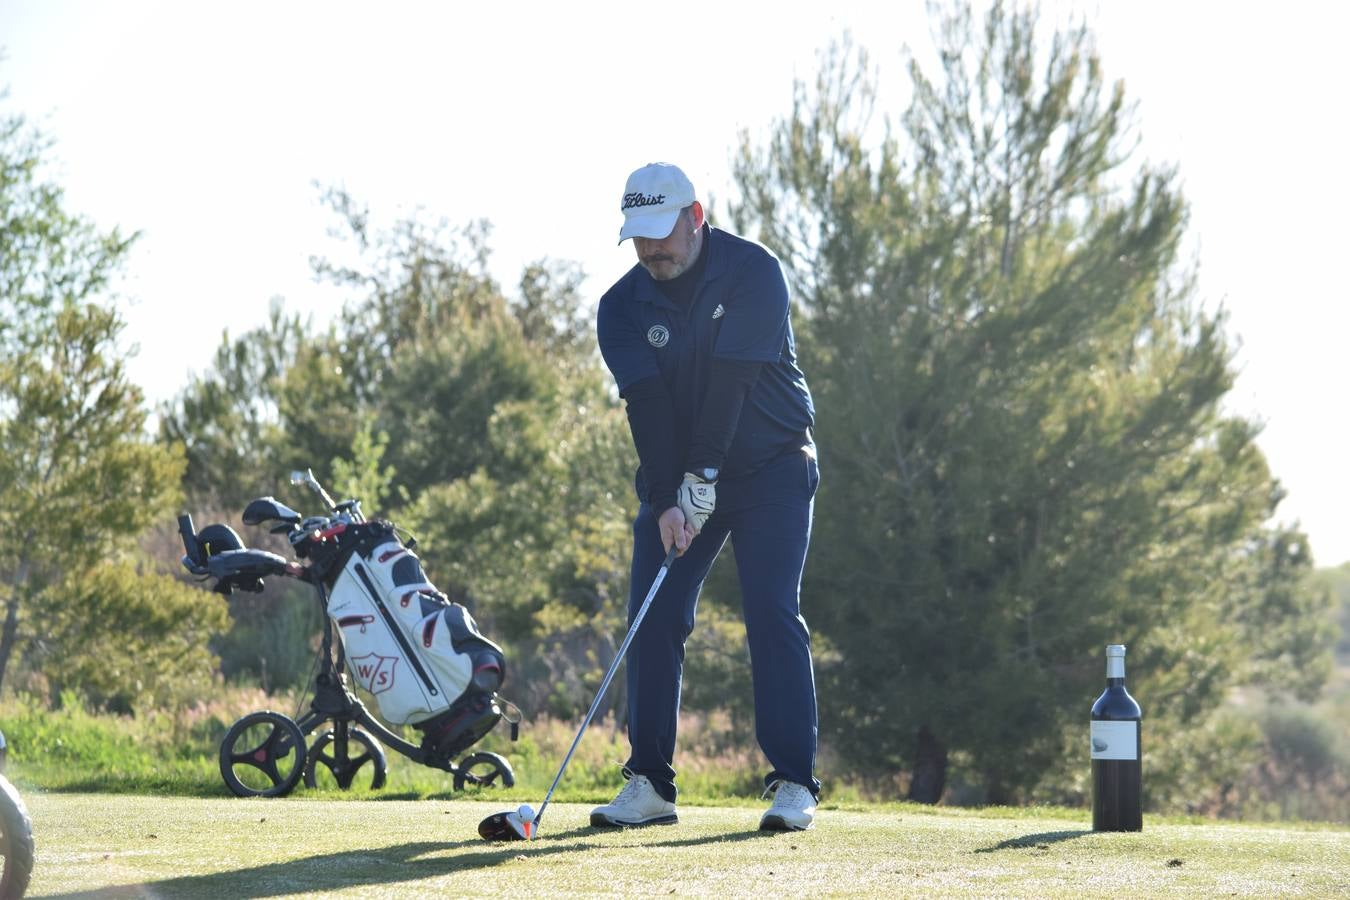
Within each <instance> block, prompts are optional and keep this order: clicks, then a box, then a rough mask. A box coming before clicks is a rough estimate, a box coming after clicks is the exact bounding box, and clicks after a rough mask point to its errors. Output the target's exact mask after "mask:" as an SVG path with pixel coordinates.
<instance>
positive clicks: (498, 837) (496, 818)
mask: <svg viewBox="0 0 1350 900" xmlns="http://www.w3.org/2000/svg"><path fill="white" fill-rule="evenodd" d="M534 832H535V823H534V821H533V816H531V817H530V818H529V819H525V818H522V817H521V815H520V812H519V810H510V811H508V812H499V813H493V814H492V815H490V816H488V817H487V818H486V819H484V820H483V821H481V822H479V823H478V836H479V837H481V838H482V839H483V840H485V841H528V840H529V839H530V838H532V837H534Z"/></svg>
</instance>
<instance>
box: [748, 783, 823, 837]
mask: <svg viewBox="0 0 1350 900" xmlns="http://www.w3.org/2000/svg"><path fill="white" fill-rule="evenodd" d="M769 791H772V792H773V805H772V806H770V807H769V808H768V810H767V811H766V812H765V813H764V815H763V816H761V817H760V820H759V830H760V831H805V830H806V829H808V828H810V827H811V823H812V822H814V821H815V820H816V798H815V797H814V796H812V794H811V792H810V791H809V790H807V789H806V788H805V787H803V786H802V785H800V784H797V783H795V782H792V781H775V782H774V783H773V784H771V785H769V790H768V791H765V792H764V793H765V795H766V796H767V795H768V793H769Z"/></svg>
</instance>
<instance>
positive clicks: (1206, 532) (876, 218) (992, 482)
mask: <svg viewBox="0 0 1350 900" xmlns="http://www.w3.org/2000/svg"><path fill="white" fill-rule="evenodd" d="M937 42H938V51H939V59H940V61H941V63H940V64H941V71H940V73H939V75H938V76H937V77H930V76H929V75H928V74H927V73H925V72H924V71H923V69H922V67H921V66H920V65H919V64H918V63H917V62H915V61H913V60H911V62H910V66H909V74H910V77H911V80H912V83H913V88H914V91H913V100H912V103H911V105H910V107H909V108H908V110H906V111H905V112H904V114H903V116H901V117H900V121H899V127H898V128H897V127H896V125H895V124H894V123H893V122H892V120H891V119H890V118H889V117H887V118H885V119H884V121H883V122H882V123H881V124H880V125H878V123H876V122H875V121H874V120H873V118H872V117H873V113H874V111H875V101H876V97H877V96H878V92H877V83H876V79H875V76H874V75H873V73H872V70H871V68H870V66H869V63H868V61H867V57H866V54H864V53H862V52H860V51H856V50H854V49H853V48H851V47H850V46H849V45H847V44H845V45H842V46H837V47H835V48H834V50H833V51H832V52H831V53H830V54H828V55H827V57H826V58H825V60H824V64H823V66H822V70H821V73H820V75H819V77H818V79H817V80H816V82H815V84H814V86H812V87H810V88H808V87H807V86H805V85H801V84H799V85H798V87H797V91H796V95H795V102H794V107H793V111H792V114H791V115H790V116H789V117H788V118H787V119H785V120H784V121H782V122H781V123H779V124H778V125H777V126H776V127H775V128H774V129H773V131H772V133H771V134H770V136H769V138H768V139H767V141H766V142H765V143H764V144H763V145H762V146H759V145H757V144H756V143H755V142H754V141H752V139H751V138H750V136H748V135H746V136H744V137H743V139H742V145H741V149H740V151H739V154H738V156H737V159H736V163H735V169H736V176H737V179H738V181H739V183H740V186H741V191H742V200H741V202H740V203H739V204H738V205H736V206H735V207H733V210H732V212H733V217H734V218H735V219H736V221H737V223H738V225H740V227H741V228H742V229H743V230H745V229H757V231H758V234H759V235H760V236H761V239H762V240H763V241H764V242H765V243H767V244H768V245H769V246H770V247H771V248H773V249H774V250H775V251H776V252H777V253H778V254H779V255H780V257H781V258H782V260H783V261H784V263H785V264H786V266H787V267H788V268H789V270H790V272H791V279H792V282H793V286H794V288H795V294H796V297H797V301H798V303H799V304H800V305H801V306H802V307H803V308H804V311H805V312H806V313H807V319H806V322H805V323H804V327H803V328H802V329H801V330H802V341H801V343H802V350H803V355H804V359H805V366H806V371H807V373H808V376H809V377H810V379H811V385H812V389H813V391H814V392H815V395H816V400H817V408H818V411H819V421H818V424H819V429H818V433H819V439H820V442H821V445H822V451H823V453H822V457H823V466H824V468H825V475H824V478H823V480H822V487H821V493H820V498H819V504H818V513H817V514H818V529H817V535H816V538H815V539H814V542H813V553H812V559H811V561H810V564H809V565H808V567H807V572H806V578H807V584H806V587H805V588H804V593H805V595H806V597H807V605H808V616H809V617H810V620H811V621H812V623H813V625H815V626H816V627H817V628H818V630H820V631H821V632H823V633H824V634H825V635H826V636H828V637H829V638H830V639H831V640H832V641H833V642H834V645H835V646H836V647H837V649H838V651H839V653H838V655H837V656H835V657H833V661H832V662H826V663H823V664H822V665H821V670H822V671H821V673H820V674H821V681H822V693H823V694H824V695H825V697H826V700H825V701H824V702H823V703H822V713H823V715H824V716H825V721H824V726H825V730H826V732H827V733H829V734H833V735H835V736H836V737H837V738H838V740H837V741H836V743H835V746H836V747H838V748H839V749H840V750H841V752H842V753H844V754H845V755H846V757H847V759H848V760H849V761H850V762H851V763H852V764H854V765H856V766H858V767H861V768H862V769H864V770H877V771H883V770H885V771H893V770H895V769H899V768H907V769H909V770H910V771H911V772H912V773H913V777H912V781H911V786H910V796H911V798H913V799H917V800H924V801H928V802H935V801H936V800H938V799H939V797H940V796H941V795H942V793H943V790H944V787H945V785H946V781H947V767H948V763H949V760H951V759H953V758H955V759H956V760H957V761H958V762H959V763H960V764H961V765H962V768H963V770H964V772H965V774H966V775H967V776H968V777H972V778H973V779H974V780H976V781H977V782H978V783H979V784H980V785H981V787H982V790H983V796H984V798H985V799H987V800H988V801H990V802H1005V801H1008V800H1011V799H1014V798H1015V797H1016V796H1018V795H1019V793H1020V792H1024V791H1025V790H1026V789H1028V788H1030V787H1032V786H1034V785H1035V784H1036V783H1037V782H1038V780H1040V779H1041V778H1043V777H1044V776H1045V773H1046V772H1048V771H1052V770H1056V769H1057V763H1059V762H1060V761H1061V760H1062V758H1063V749H1064V740H1065V735H1066V734H1072V733H1080V734H1081V730H1082V728H1083V720H1084V719H1085V717H1086V714H1085V710H1086V708H1087V705H1088V704H1089V703H1090V702H1091V699H1092V697H1093V696H1095V693H1096V692H1097V691H1098V690H1099V687H1100V683H1101V679H1102V654H1101V647H1102V645H1104V644H1106V643H1109V642H1116V641H1120V642H1124V643H1126V644H1129V645H1130V646H1131V673H1132V684H1133V685H1134V686H1135V688H1136V689H1137V691H1138V693H1139V695H1140V696H1141V697H1142V698H1143V701H1144V703H1145V704H1146V709H1148V711H1149V714H1150V717H1151V722H1152V723H1154V724H1152V725H1151V726H1150V727H1151V728H1153V729H1160V730H1163V731H1167V730H1169V729H1170V730H1172V731H1175V730H1176V729H1177V728H1179V727H1180V724H1181V723H1186V722H1196V721H1199V720H1200V719H1202V718H1203V717H1204V716H1205V715H1206V714H1207V713H1208V712H1209V711H1210V710H1212V709H1213V708H1214V706H1215V705H1216V704H1217V702H1218V701H1219V699H1220V698H1221V696H1222V694H1223V692H1224V691H1225V690H1226V689H1227V688H1228V687H1229V686H1230V685H1232V684H1233V683H1234V682H1235V681H1238V680H1242V679H1264V680H1267V681H1274V682H1283V683H1286V684H1289V685H1290V686H1297V687H1299V688H1300V689H1302V690H1304V691H1308V690H1313V689H1315V686H1316V684H1317V683H1318V679H1319V677H1320V676H1319V675H1317V672H1318V671H1319V670H1318V669H1317V666H1319V665H1320V664H1321V663H1320V662H1319V660H1320V659H1321V658H1322V656H1323V654H1324V653H1325V641H1324V640H1323V637H1322V636H1321V635H1318V634H1315V633H1312V632H1310V631H1309V630H1308V629H1305V628H1303V627H1302V626H1300V625H1299V624H1297V623H1290V622H1289V621H1288V620H1287V619H1285V618H1284V616H1286V615H1287V614H1288V613H1289V612H1291V611H1294V612H1300V613H1301V612H1306V611H1308V610H1312V609H1315V608H1316V607H1317V606H1318V604H1319V603H1320V602H1321V601H1320V600H1319V599H1318V598H1315V597H1310V596H1309V595H1308V594H1307V593H1306V592H1305V591H1304V589H1303V588H1302V587H1301V586H1300V585H1301V578H1302V575H1303V574H1304V573H1305V571H1306V567H1307V566H1308V564H1309V560H1308V558H1307V554H1306V546H1305V545H1304V544H1303V542H1302V538H1301V536H1299V535H1297V534H1296V533H1287V532H1285V533H1276V532H1267V531H1264V530H1263V529H1262V523H1263V522H1264V521H1265V520H1267V519H1268V518H1269V517H1270V516H1271V515H1272V514H1273V513H1274V511H1275V509H1276V506H1277V504H1278V502H1279V500H1280V498H1281V496H1282V492H1281V490H1280V489H1279V487H1278V484H1277V483H1276V482H1275V481H1274V480H1273V478H1272V477H1271V475H1270V473H1269V471H1268V470H1267V467H1266V464H1265V461H1264V459H1263V457H1262V455H1261V453H1260V451H1259V449H1258V448H1257V446H1256V444H1255V442H1254V441H1255V438H1256V435H1257V431H1258V429H1257V428H1256V427H1255V426H1254V425H1253V424H1252V423H1250V422H1247V421H1244V420H1242V419H1239V418H1234V417H1231V416H1226V415H1225V414H1224V413H1223V411H1222V410H1221V409H1220V401H1221V399H1222V398H1223V396H1224V394H1225V393H1226V392H1227V391H1228V390H1229V388H1230V387H1231V384H1232V379H1233V370H1232V350H1231V348H1230V346H1229V344H1228V342H1227V339H1226V338H1225V335H1224V333H1223V328H1222V325H1223V322H1222V318H1221V317H1220V316H1214V315H1208V314H1205V313H1204V312H1202V311H1200V310H1199V309H1198V307H1197V304H1196V303H1195V302H1194V289H1193V280H1192V279H1191V278H1190V276H1189V273H1188V272H1187V271H1186V269H1185V268H1184V267H1183V266H1182V265H1181V262H1180V260H1179V257H1178V253H1179V246H1180V242H1181V239H1182V236H1183V234H1184V228H1185V223H1186V205H1185V201H1184V198H1183V197H1182V195H1181V192H1180V190H1179V188H1178V187H1177V184H1176V176H1175V173H1174V172H1173V171H1171V170H1169V169H1166V168H1160V167H1156V166H1152V165H1148V164H1139V163H1136V162H1134V161H1133V160H1132V150H1133V140H1134V133H1133V130H1132V128H1131V126H1130V107H1129V106H1128V104H1127V103H1126V100H1125V93H1124V88H1123V85H1122V84H1119V83H1117V84H1115V85H1112V86H1108V85H1107V84H1105V82H1104V81H1103V76H1102V71H1101V65H1100V61H1099V59H1098V57H1097V55H1096V52H1095V49H1094V47H1093V43H1092V39H1091V35H1090V34H1089V32H1088V31H1087V29H1086V28H1085V27H1083V26H1079V27H1075V28H1071V29H1069V30H1067V31H1062V32H1058V33H1055V34H1053V35H1052V36H1050V40H1049V46H1048V48H1046V47H1045V46H1044V45H1043V43H1042V42H1040V41H1039V40H1038V30H1037V23H1036V14H1035V12H1033V11H1015V12H1010V11H1008V10H1007V9H1005V7H1004V6H1003V4H1001V3H996V4H994V6H993V7H992V8H991V9H990V10H989V12H988V13H987V15H985V16H984V17H983V19H982V21H977V19H976V17H975V16H974V15H973V14H972V13H971V11H970V9H969V7H968V6H965V5H954V6H952V7H951V8H949V9H948V10H947V11H945V12H943V13H942V14H941V15H940V16H939V25H938V28H937ZM813 597H815V598H821V599H820V602H817V603H812V602H811V598H813ZM1254 663H1255V664H1254ZM1151 733H1152V732H1151ZM1078 743H1079V744H1081V739H1080V740H1079V742H1078ZM1083 762H1084V763H1085V760H1083Z"/></svg>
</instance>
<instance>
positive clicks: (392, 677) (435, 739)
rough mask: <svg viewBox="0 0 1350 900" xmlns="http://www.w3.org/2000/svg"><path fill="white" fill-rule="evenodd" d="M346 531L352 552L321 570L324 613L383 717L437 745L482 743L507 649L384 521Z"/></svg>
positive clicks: (493, 718)
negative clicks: (325, 576)
mask: <svg viewBox="0 0 1350 900" xmlns="http://www.w3.org/2000/svg"><path fill="white" fill-rule="evenodd" d="M343 538H344V540H343V541H342V543H343V544H344V545H345V549H346V550H347V552H339V554H338V556H339V558H337V559H332V560H328V561H326V562H328V563H329V566H331V568H329V566H324V567H323V568H328V569H329V577H330V578H331V579H332V582H331V583H332V587H331V589H330V591H329V597H328V615H329V617H330V618H331V619H332V620H333V624H334V625H335V626H336V627H337V632H338V634H339V635H340V637H341V640H342V646H343V648H344V650H345V652H346V657H347V663H348V665H349V667H350V669H351V671H352V673H353V675H354V676H355V677H356V680H357V682H358V683H359V684H360V685H361V687H363V688H365V689H366V690H367V691H369V692H370V694H371V696H372V697H373V698H374V699H375V703H376V704H377V706H378V707H379V711H380V716H381V718H383V719H384V720H385V721H387V722H391V723H393V724H395V725H414V726H416V727H418V728H420V729H422V730H423V731H424V733H425V735H426V739H425V742H426V743H427V744H428V745H429V749H434V750H435V752H436V753H438V754H443V755H450V756H452V755H454V754H456V753H459V752H460V751H461V750H463V749H464V748H466V747H469V746H470V745H472V744H474V743H476V742H477V741H478V740H479V739H481V738H482V737H483V736H484V735H485V734H487V733H488V732H489V731H491V730H492V728H493V726H495V725H496V724H497V721H498V719H500V718H501V714H500V712H499V711H498V710H497V708H496V707H495V705H494V704H493V702H492V701H493V692H494V691H496V689H497V687H498V686H500V685H501V683H502V679H503V677H504V676H505V667H506V660H505V657H504V656H503V655H502V651H501V648H500V647H498V646H497V645H496V644H494V643H492V642H491V641H489V640H488V639H487V638H485V637H484V636H483V635H482V633H481V632H479V630H478V626H477V624H476V623H475V622H474V620H473V617H472V616H470V615H469V611H468V610H466V609H465V608H464V607H463V606H461V605H460V604H458V603H453V602H451V601H450V600H449V599H448V598H447V597H446V596H445V594H443V593H441V592H440V591H438V590H437V589H436V586H435V585H434V584H432V583H431V582H430V581H428V580H427V577H426V575H425V574H424V573H423V571H422V565H421V563H420V562H419V560H418V558H417V556H416V554H414V553H413V551H412V550H411V549H409V548H408V547H406V546H404V545H403V543H402V542H401V541H399V539H398V537H397V535H396V534H395V533H394V529H393V527H392V526H391V525H389V524H388V523H387V522H378V521H377V522H361V523H359V524H353V525H349V526H347V529H346V534H344V535H343ZM333 549H334V550H337V548H336V547H334V548H333ZM316 562H318V561H317V560H316Z"/></svg>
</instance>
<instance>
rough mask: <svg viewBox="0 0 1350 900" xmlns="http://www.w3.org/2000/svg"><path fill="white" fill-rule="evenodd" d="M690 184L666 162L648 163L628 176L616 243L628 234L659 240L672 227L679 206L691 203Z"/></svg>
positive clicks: (675, 167)
mask: <svg viewBox="0 0 1350 900" xmlns="http://www.w3.org/2000/svg"><path fill="white" fill-rule="evenodd" d="M696 199H697V198H696V197H695V196H694V185H693V182H691V181H690V180H689V178H688V177H687V176H686V175H685V174H684V173H683V172H681V171H680V167H679V166H673V165H671V164H670V163H660V162H657V163H648V164H647V165H645V166H643V167H642V168H640V169H638V170H637V171H636V172H634V173H633V174H632V175H629V176H628V183H627V184H625V185H624V186H623V202H622V203H621V204H620V206H619V209H620V210H621V211H622V212H623V227H622V228H620V229H619V243H621V244H622V243H623V242H624V241H626V240H628V239H629V238H632V237H644V238H653V239H655V240H660V239H661V238H664V237H667V236H668V235H669V234H670V232H671V231H672V230H673V229H674V228H675V220H676V219H678V218H679V217H680V210H682V209H684V208H685V207H686V206H688V205H690V204H691V203H693V202H694V201H695V200H696Z"/></svg>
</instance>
